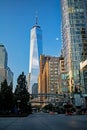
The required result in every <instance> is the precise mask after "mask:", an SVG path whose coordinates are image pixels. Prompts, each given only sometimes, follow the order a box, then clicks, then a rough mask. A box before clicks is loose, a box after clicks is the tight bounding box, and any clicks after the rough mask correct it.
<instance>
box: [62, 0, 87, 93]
mask: <svg viewBox="0 0 87 130" xmlns="http://www.w3.org/2000/svg"><path fill="white" fill-rule="evenodd" d="M61 6H62V36H63V55H64V62H65V69H66V71H67V72H68V80H69V91H70V92H71V91H73V90H74V89H75V86H76V85H79V84H80V76H79V75H80V62H81V60H82V46H83V40H84V39H83V38H82V30H83V29H85V35H86V36H87V0H61ZM84 38H85V37H84Z"/></svg>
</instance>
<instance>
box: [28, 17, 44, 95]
mask: <svg viewBox="0 0 87 130" xmlns="http://www.w3.org/2000/svg"><path fill="white" fill-rule="evenodd" d="M41 54H42V30H41V27H40V26H39V25H38V23H37V17H36V24H35V25H34V26H33V27H32V29H31V32H30V62H29V65H30V66H29V78H28V79H30V81H28V82H29V84H28V85H29V92H30V93H32V86H33V85H34V83H37V82H38V74H39V60H40V55H41Z"/></svg>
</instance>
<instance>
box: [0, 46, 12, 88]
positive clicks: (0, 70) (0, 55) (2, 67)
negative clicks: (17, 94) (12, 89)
mask: <svg viewBox="0 0 87 130" xmlns="http://www.w3.org/2000/svg"><path fill="white" fill-rule="evenodd" d="M7 62H8V54H7V51H6V48H5V46H4V45H3V44H0V89H1V82H3V81H4V80H5V79H6V80H7V83H8V85H10V83H12V84H13V72H12V71H11V70H10V68H9V67H8V66H7Z"/></svg>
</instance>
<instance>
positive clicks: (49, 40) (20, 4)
mask: <svg viewBox="0 0 87 130" xmlns="http://www.w3.org/2000/svg"><path fill="white" fill-rule="evenodd" d="M36 12H38V13H37V14H38V24H39V25H40V26H41V29H42V33H43V54H45V55H51V56H60V51H61V46H62V45H61V9H60V0H0V43H2V44H4V46H5V47H6V50H7V52H8V66H9V67H10V68H11V70H12V71H13V73H14V87H15V85H16V80H17V77H18V75H19V74H20V73H21V72H22V71H24V73H25V74H26V75H27V74H28V71H29V54H30V50H29V48H30V29H31V28H32V26H33V25H34V24H35V16H36Z"/></svg>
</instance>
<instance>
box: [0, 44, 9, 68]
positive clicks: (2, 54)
mask: <svg viewBox="0 0 87 130" xmlns="http://www.w3.org/2000/svg"><path fill="white" fill-rule="evenodd" d="M7 62H8V56H7V51H6V49H5V47H4V45H3V44H1V43H0V68H7Z"/></svg>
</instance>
